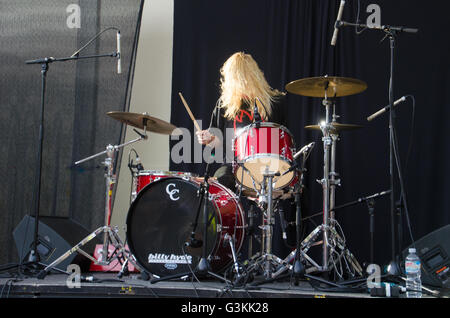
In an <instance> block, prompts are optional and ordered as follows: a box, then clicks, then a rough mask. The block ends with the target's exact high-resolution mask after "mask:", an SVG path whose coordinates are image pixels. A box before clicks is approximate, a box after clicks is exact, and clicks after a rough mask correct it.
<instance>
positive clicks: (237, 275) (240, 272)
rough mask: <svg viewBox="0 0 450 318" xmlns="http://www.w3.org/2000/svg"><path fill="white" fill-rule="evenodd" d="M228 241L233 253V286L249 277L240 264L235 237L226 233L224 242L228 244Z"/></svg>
mask: <svg viewBox="0 0 450 318" xmlns="http://www.w3.org/2000/svg"><path fill="white" fill-rule="evenodd" d="M226 243H229V244H230V249H231V253H232V255H233V274H234V279H233V286H239V285H240V284H242V283H243V279H244V278H246V277H247V275H246V273H245V271H244V268H243V267H242V266H241V265H240V264H239V262H238V259H237V256H236V249H235V247H234V239H233V237H232V236H231V235H230V234H228V233H226V234H225V236H224V242H223V244H224V245H226Z"/></svg>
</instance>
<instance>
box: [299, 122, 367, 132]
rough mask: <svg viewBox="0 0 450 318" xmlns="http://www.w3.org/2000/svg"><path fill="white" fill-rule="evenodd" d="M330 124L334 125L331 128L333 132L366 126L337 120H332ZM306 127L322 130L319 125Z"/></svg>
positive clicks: (307, 127)
mask: <svg viewBox="0 0 450 318" xmlns="http://www.w3.org/2000/svg"><path fill="white" fill-rule="evenodd" d="M330 125H331V127H332V128H331V133H336V132H340V131H347V130H355V129H360V128H364V126H361V125H353V124H340V123H337V122H331V123H330ZM305 129H312V130H321V129H320V126H319V125H309V126H305Z"/></svg>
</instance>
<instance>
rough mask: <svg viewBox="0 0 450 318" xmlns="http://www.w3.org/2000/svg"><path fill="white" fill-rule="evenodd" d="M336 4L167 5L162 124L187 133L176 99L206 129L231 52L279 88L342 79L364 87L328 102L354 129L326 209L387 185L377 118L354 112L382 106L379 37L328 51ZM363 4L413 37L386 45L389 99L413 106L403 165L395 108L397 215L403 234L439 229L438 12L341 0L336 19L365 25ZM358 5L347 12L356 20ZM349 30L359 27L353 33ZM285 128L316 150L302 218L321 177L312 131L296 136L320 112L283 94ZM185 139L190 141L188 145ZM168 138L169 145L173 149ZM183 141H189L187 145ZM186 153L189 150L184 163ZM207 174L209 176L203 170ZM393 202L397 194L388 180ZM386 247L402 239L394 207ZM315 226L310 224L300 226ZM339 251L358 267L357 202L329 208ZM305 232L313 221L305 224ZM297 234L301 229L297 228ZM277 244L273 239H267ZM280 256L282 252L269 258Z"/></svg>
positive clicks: (364, 225) (373, 34) (365, 232)
mask: <svg viewBox="0 0 450 318" xmlns="http://www.w3.org/2000/svg"><path fill="white" fill-rule="evenodd" d="M339 2H340V1H337V0H336V1H330V0H284V1H278V0H255V1H240V0H227V1H207V0H203V1H202V0H192V1H183V0H175V12H174V17H175V18H174V51H173V82H172V85H173V86H172V115H171V122H172V123H173V124H174V125H176V126H178V127H186V128H188V129H189V130H190V131H191V134H192V135H193V131H194V127H193V124H192V122H191V120H190V119H189V117H188V115H187V113H186V111H185V110H184V107H183V105H182V103H181V101H180V99H179V97H178V92H182V93H183V96H184V97H185V98H186V100H187V102H188V103H189V105H190V107H191V109H192V111H193V113H194V114H195V116H196V117H197V118H198V119H201V120H202V122H203V127H206V126H207V125H208V123H209V118H210V115H211V111H212V109H213V107H214V105H215V103H216V100H217V99H218V97H219V69H220V67H221V65H222V64H223V63H224V61H225V60H226V59H227V58H228V57H229V56H230V55H231V54H233V53H234V52H236V51H245V52H246V53H250V54H252V56H253V57H254V58H255V60H256V61H257V62H258V64H259V66H260V67H261V69H262V70H263V71H264V72H265V75H266V77H267V79H268V82H269V84H270V85H271V86H272V87H274V88H278V89H281V90H285V85H286V84H287V83H289V82H290V81H293V80H297V79H301V78H307V77H313V76H322V75H326V74H328V75H330V76H346V77H353V78H357V79H360V80H363V81H365V82H366V83H367V84H368V89H367V90H366V91H365V92H363V93H361V94H358V95H354V96H348V97H344V98H339V99H338V101H337V108H336V111H337V114H338V115H340V118H339V122H341V123H350V124H361V125H364V128H363V129H361V130H358V131H352V132H345V133H343V134H341V138H340V141H339V142H338V148H337V168H336V171H337V172H338V173H339V175H340V178H341V179H342V186H341V187H338V188H337V191H336V205H341V204H344V203H346V202H351V201H354V200H356V199H358V198H360V197H363V196H367V195H370V194H374V193H378V192H381V191H384V190H388V189H389V187H390V182H389V134H388V116H387V115H386V114H385V115H384V116H382V117H380V118H377V119H376V120H374V121H373V122H370V123H368V122H367V121H366V117H367V116H368V115H370V114H372V113H373V112H375V111H377V110H378V109H379V108H380V107H382V106H384V105H386V104H387V103H388V97H389V96H388V87H389V61H390V59H389V57H390V51H389V40H388V39H386V40H384V41H383V42H381V43H380V41H381V40H382V38H383V37H384V33H383V32H381V31H374V30H365V31H363V32H362V33H361V34H357V33H356V30H355V29H353V28H342V29H341V30H340V32H339V37H338V42H337V45H336V47H332V46H331V45H330V40H331V37H332V32H333V25H334V21H335V19H336V15H337V11H338V7H339ZM369 4H378V5H379V6H380V8H381V24H386V25H394V26H396V25H398V26H408V27H415V28H419V29H420V32H419V34H417V35H410V34H399V36H398V37H397V42H396V56H395V74H394V76H395V77H394V95H395V96H394V97H395V99H397V98H399V97H401V96H403V95H407V94H411V95H414V97H415V100H416V109H415V122H414V126H413V130H412V131H413V143H412V148H411V149H412V151H411V154H410V156H409V157H408V158H407V153H408V148H409V147H408V146H409V141H410V136H411V126H412V111H413V107H412V102H411V100H410V99H408V101H407V102H406V103H404V104H402V105H401V106H398V111H397V117H396V127H397V133H398V138H399V148H400V157H401V162H402V165H403V170H404V171H403V172H404V179H405V184H406V189H405V190H406V193H407V199H408V203H409V204H408V207H409V216H410V219H411V228H412V233H413V236H414V238H415V239H418V238H420V237H422V236H423V235H425V234H427V233H429V232H430V231H432V230H434V229H437V228H439V227H441V226H444V225H446V224H448V223H449V221H450V217H449V213H448V210H449V200H448V198H447V196H446V193H447V192H448V191H449V190H450V188H449V186H448V182H447V179H448V177H449V168H448V164H447V162H448V159H449V156H450V145H449V143H448V142H447V140H446V126H447V125H446V118H448V116H447V115H448V112H449V107H448V106H449V94H450V89H449V86H450V83H449V69H450V68H449V66H450V64H449V63H450V62H449V60H448V56H449V41H448V37H447V36H446V35H445V32H444V31H445V29H446V26H445V21H446V19H447V17H446V15H447V12H448V9H449V5H446V2H445V1H436V2H433V4H431V3H428V2H423V1H416V0H397V1H380V0H378V1H376V0H373V1H365V0H361V1H356V0H355V1H347V3H346V6H345V11H344V15H343V20H345V21H349V22H356V19H357V16H359V21H360V22H361V23H365V22H366V19H367V18H368V17H369V15H370V14H371V12H367V7H368V5H369ZM358 10H359V14H358ZM358 31H360V30H358ZM287 96H288V98H287V103H288V107H287V112H288V113H287V118H288V128H289V129H290V131H291V132H292V133H293V135H294V138H295V141H296V144H297V147H301V146H303V145H305V144H307V143H309V142H311V141H315V142H316V147H315V148H314V151H313V153H312V155H311V157H310V158H309V159H308V164H307V168H308V172H307V175H306V186H307V188H308V194H307V196H308V198H307V200H308V201H309V211H307V212H306V213H305V216H307V215H312V214H314V213H316V212H320V211H321V206H322V187H321V186H320V185H319V184H318V183H317V182H316V180H317V179H321V178H322V177H323V150H322V149H323V147H322V141H321V137H322V136H321V133H320V132H318V131H309V130H305V129H304V126H306V125H311V124H317V123H318V122H319V121H320V119H322V118H323V116H324V113H325V110H324V107H323V106H321V102H322V101H321V100H320V99H318V98H307V97H302V96H298V95H293V94H288V95H287ZM192 139H194V138H192ZM177 142H178V141H176V140H172V142H171V145H172V146H173V145H174V144H176V143H177ZM192 146H194V142H193V141H192ZM193 160H194V154H192V161H193ZM214 168H217V166H215V167H213V168H212V171H214ZM171 170H179V171H191V172H196V173H198V174H200V175H203V174H204V172H205V164H204V163H203V164H196V163H186V162H184V163H174V162H173V161H172V162H171ZM395 179H396V181H395V199H396V200H398V199H399V188H398V179H397V178H395ZM401 211H402V213H403V214H402V217H401V224H402V226H401V230H402V231H401V234H400V237H401V239H400V240H397V245H401V246H400V247H399V246H397V247H396V249H397V251H398V250H400V249H403V248H405V247H406V246H407V245H409V244H410V243H411V240H410V236H409V234H408V231H407V226H406V218H405V214H404V212H405V211H404V210H401ZM312 220H313V221H314V222H316V224H317V223H320V222H321V218H320V217H318V218H315V219H312ZM337 220H338V221H339V222H340V224H341V226H342V228H343V231H344V233H345V234H346V239H347V245H348V247H349V248H350V250H351V251H352V252H353V253H354V254H355V255H356V257H357V259H358V260H359V261H360V262H365V261H368V260H369V217H368V210H367V207H366V206H365V205H364V204H358V205H355V206H353V207H350V208H346V209H345V210H340V211H339V212H337ZM305 226H307V227H308V231H310V230H312V229H313V228H314V226H315V225H314V223H312V222H309V221H308V222H305ZM307 233H309V232H307ZM390 233H391V224H390V204H389V197H388V196H387V197H384V198H382V199H379V200H377V201H376V205H375V262H376V263H378V264H386V263H387V262H389V261H390V260H391V234H390ZM277 239H281V238H277ZM279 256H283V255H279Z"/></svg>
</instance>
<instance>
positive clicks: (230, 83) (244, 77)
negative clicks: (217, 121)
mask: <svg viewBox="0 0 450 318" xmlns="http://www.w3.org/2000/svg"><path fill="white" fill-rule="evenodd" d="M220 75H221V79H220V88H221V96H220V98H219V105H220V107H223V108H224V109H225V117H226V118H228V119H233V118H235V116H236V115H237V114H238V113H239V111H240V109H241V106H242V103H245V104H247V105H248V106H249V107H253V104H254V103H255V101H256V100H259V102H256V104H257V106H258V112H259V113H260V115H261V117H262V118H263V119H266V120H267V118H268V117H269V116H270V115H271V114H272V102H273V101H274V99H275V98H274V97H275V96H278V95H281V92H280V91H278V90H276V89H272V88H271V87H270V86H269V84H268V83H267V81H266V79H265V77H264V73H263V72H262V71H261V70H260V68H259V67H258V64H257V63H256V61H255V60H254V59H253V57H252V56H251V55H250V54H245V53H244V52H237V53H234V54H233V55H232V56H230V57H229V58H228V60H227V61H226V62H225V63H224V64H223V66H222V68H221V69H220ZM261 103H262V105H261Z"/></svg>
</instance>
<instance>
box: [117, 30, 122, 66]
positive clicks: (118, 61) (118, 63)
mask: <svg viewBox="0 0 450 318" xmlns="http://www.w3.org/2000/svg"><path fill="white" fill-rule="evenodd" d="M120 55H121V54H120V31H117V74H121V73H122V65H121V64H120V62H121V61H120V58H121V56H120Z"/></svg>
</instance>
